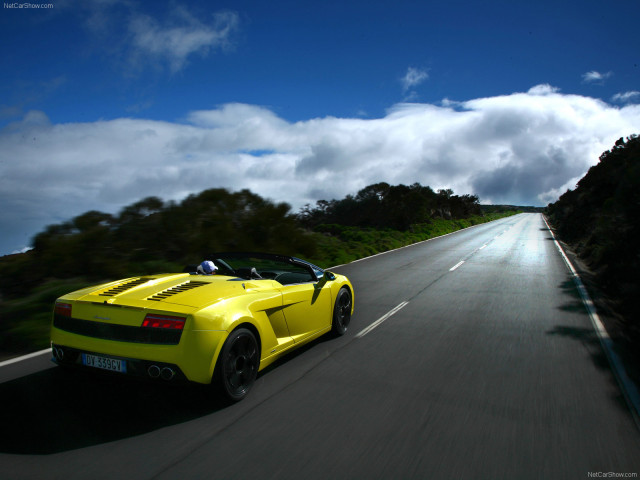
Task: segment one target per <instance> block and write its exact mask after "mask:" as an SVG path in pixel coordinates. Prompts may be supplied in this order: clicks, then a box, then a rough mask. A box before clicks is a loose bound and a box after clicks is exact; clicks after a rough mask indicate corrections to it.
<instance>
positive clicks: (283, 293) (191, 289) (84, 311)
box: [51, 274, 353, 384]
mask: <svg viewBox="0 0 640 480" xmlns="http://www.w3.org/2000/svg"><path fill="white" fill-rule="evenodd" d="M335 277H336V278H335V279H334V280H331V281H326V280H324V279H322V280H320V281H319V282H309V283H304V284H300V285H286V286H285V285H281V284H280V283H278V282H277V281H275V280H266V279H265V280H241V279H239V278H231V277H225V276H200V275H197V276H196V275H190V274H176V275H152V276H147V277H136V278H132V279H126V280H121V281H118V282H112V283H109V284H105V285H100V286H97V287H92V288H87V289H83V290H80V291H77V292H73V293H70V294H68V295H65V296H63V297H60V298H59V299H58V302H61V303H66V304H70V305H71V308H72V314H71V315H72V317H73V319H74V321H75V320H76V319H77V320H78V321H83V322H84V323H85V324H86V323H89V324H93V323H94V322H95V323H97V324H100V325H101V326H103V325H106V326H115V327H116V328H119V326H123V327H129V329H131V328H130V327H136V328H135V329H136V330H137V329H138V328H139V327H141V325H142V322H143V320H144V318H145V316H146V315H147V314H154V315H167V316H173V317H176V316H177V317H183V318H186V320H185V323H184V329H183V331H182V335H181V336H180V339H179V343H178V344H176V345H165V344H148V343H135V342H130V341H121V340H109V339H104V338H95V337H92V336H86V335H83V334H79V333H71V332H70V331H68V329H67V330H65V329H62V328H57V327H56V326H55V325H54V324H52V328H51V342H52V344H53V345H56V346H61V347H68V348H71V349H75V350H77V351H81V352H88V353H97V354H102V355H105V356H112V357H119V358H123V359H131V360H141V361H151V362H163V363H167V364H172V365H176V366H177V367H179V369H180V370H181V371H182V373H183V374H184V376H185V377H186V379H187V380H189V381H192V382H198V383H205V384H206V383H210V382H211V379H212V375H213V372H214V369H215V366H216V361H217V358H218V354H219V353H220V351H221V349H222V346H223V345H224V342H225V340H226V338H227V337H228V336H229V334H230V333H231V332H233V331H234V330H235V329H236V328H239V327H240V326H243V327H247V328H250V329H252V330H254V332H255V333H256V337H257V339H258V344H259V347H260V367H259V368H260V369H263V368H264V367H266V366H267V365H269V364H270V363H272V362H273V361H274V360H276V359H277V358H279V357H280V356H281V355H282V354H284V353H285V352H287V351H289V350H291V349H292V348H295V347H297V346H300V345H302V344H303V343H306V342H308V341H311V340H313V339H314V338H317V337H319V336H320V335H322V334H324V333H326V332H328V331H330V330H331V324H332V317H333V308H334V302H335V298H336V295H337V293H338V291H339V290H340V288H343V287H346V288H348V289H349V290H350V291H351V294H352V295H353V288H352V286H351V284H350V283H349V281H348V279H347V278H346V277H344V276H340V275H336V276H335ZM176 292H177V293H176ZM352 311H353V302H352Z"/></svg>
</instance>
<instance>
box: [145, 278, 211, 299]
mask: <svg viewBox="0 0 640 480" xmlns="http://www.w3.org/2000/svg"><path fill="white" fill-rule="evenodd" d="M203 285H209V282H198V281H189V282H186V283H182V284H180V285H176V286H175V287H171V288H168V289H166V290H164V291H162V292H160V293H156V294H155V295H153V296H151V297H149V298H147V300H153V301H154V302H159V301H161V300H164V299H165V298H168V297H171V296H173V295H177V294H178V293H182V292H186V291H187V290H193V289H194V288H198V287H202V286H203Z"/></svg>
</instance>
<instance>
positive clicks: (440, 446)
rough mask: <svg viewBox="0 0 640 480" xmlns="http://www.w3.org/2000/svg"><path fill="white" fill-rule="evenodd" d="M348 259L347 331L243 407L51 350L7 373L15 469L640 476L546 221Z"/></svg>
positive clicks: (39, 472) (3, 462)
mask: <svg viewBox="0 0 640 480" xmlns="http://www.w3.org/2000/svg"><path fill="white" fill-rule="evenodd" d="M462 261H464V263H460V262H462ZM456 266H457V268H454V267H456ZM335 270H336V271H338V272H340V273H344V274H346V275H348V276H349V277H350V279H351V280H352V282H353V284H354V286H355V291H356V298H355V301H356V314H355V315H354V317H353V319H352V324H351V327H350V330H349V332H348V333H347V335H345V336H344V337H341V338H338V339H329V338H326V339H324V338H323V339H320V340H318V341H316V342H314V343H313V344H311V345H309V346H306V347H304V348H302V349H301V350H299V351H298V352H296V353H295V354H293V355H291V356H289V357H288V358H287V359H286V360H284V361H280V362H279V363H278V364H277V365H275V366H274V367H273V368H269V369H268V371H266V372H264V373H262V374H261V375H260V377H259V378H258V381H257V383H256V386H255V387H254V389H253V391H252V392H251V394H250V395H249V397H248V398H247V399H246V400H244V401H242V402H240V403H239V404H237V405H233V406H222V405H220V404H217V403H216V402H214V401H212V400H211V399H209V398H208V397H207V396H206V395H205V394H204V393H203V392H202V391H201V390H200V389H187V390H182V389H163V388H159V387H157V386H155V385H147V384H140V383H136V382H126V383H122V382H120V381H116V380H115V379H110V378H109V379H104V378H100V379H95V378H94V377H90V376H85V375H73V376H69V375H64V372H60V371H59V369H58V368H56V367H51V366H50V364H49V360H48V357H47V356H46V355H44V356H40V357H37V358H34V359H31V360H26V361H24V362H20V363H18V364H13V365H10V366H6V367H4V368H2V369H0V382H1V383H0V402H1V406H2V408H1V409H0V425H2V435H1V436H0V438H1V439H0V478H2V479H22V478H34V479H49V478H64V479H74V478H78V479H89V478H90V479H100V478H105V479H114V478H131V479H136V480H139V479H152V478H154V479H155V478H157V479H187V478H188V479H191V478H202V479H236V478H237V479H258V478H259V479H323V480H324V479H413V478H415V479H440V478H442V479H452V478H460V479H467V478H469V479H501V478H504V479H528V478H538V479H555V478H561V479H564V478H567V479H573V478H576V479H582V478H585V479H586V478H602V477H604V476H607V475H611V474H629V473H635V474H638V475H640V433H639V431H638V429H637V427H636V425H635V423H634V420H633V418H632V416H631V414H630V412H629V410H628V408H627V406H626V404H625V402H624V399H623V397H622V394H621V390H620V388H619V387H618V385H617V383H616V381H615V378H614V376H613V374H612V373H611V370H610V369H609V367H608V364H607V361H606V358H605V356H604V354H603V351H602V349H601V347H600V345H599V343H598V340H597V338H596V335H595V333H594V331H593V328H592V327H591V324H590V320H589V317H588V315H587V312H586V309H585V308H584V307H583V305H582V303H581V300H580V297H579V296H578V293H577V291H576V289H575V287H574V285H573V283H572V281H571V278H570V276H569V272H568V270H567V267H566V266H565V264H564V263H563V260H562V258H561V257H560V255H559V253H558V251H557V250H556V248H555V246H554V244H553V241H552V240H551V235H550V233H549V232H548V231H547V230H546V228H545V225H544V222H543V220H542V217H541V216H540V215H536V214H523V215H519V216H515V217H509V218H506V219H502V220H499V221H496V222H492V223H489V224H484V225H480V226H476V227H473V228H470V229H467V230H464V231H461V232H457V233H455V234H452V235H448V236H445V237H441V238H439V239H434V240H431V241H428V242H423V243H421V244H418V245H415V246H411V247H407V248H403V249H400V250H397V251H394V252H390V253H386V254H383V255H378V256H375V257H371V258H368V259H365V260H362V261H359V262H356V263H353V264H350V265H346V266H342V267H338V268H336V269H335ZM389 313H392V314H391V315H389ZM379 319H381V320H383V321H381V322H377V321H378V320H379ZM372 324H375V325H377V326H376V327H375V328H373V329H369V328H368V327H370V326H371V325H372ZM609 478H612V477H611V476H610V477H609Z"/></svg>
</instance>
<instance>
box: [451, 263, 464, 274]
mask: <svg viewBox="0 0 640 480" xmlns="http://www.w3.org/2000/svg"><path fill="white" fill-rule="evenodd" d="M463 263H464V260H461V261H459V262H458V263H456V264H455V265H454V266H453V267H451V268H450V269H449V271H450V272H453V271H454V270H455V269H456V268H458V267H459V266H460V265H462V264H463Z"/></svg>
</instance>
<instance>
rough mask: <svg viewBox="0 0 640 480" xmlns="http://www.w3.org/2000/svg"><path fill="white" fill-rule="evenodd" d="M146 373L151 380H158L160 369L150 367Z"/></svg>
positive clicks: (155, 366)
mask: <svg viewBox="0 0 640 480" xmlns="http://www.w3.org/2000/svg"><path fill="white" fill-rule="evenodd" d="M147 373H148V374H149V376H150V377H151V378H158V377H159V376H160V367H158V366H157V365H151V366H150V367H149V368H148V369H147Z"/></svg>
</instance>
